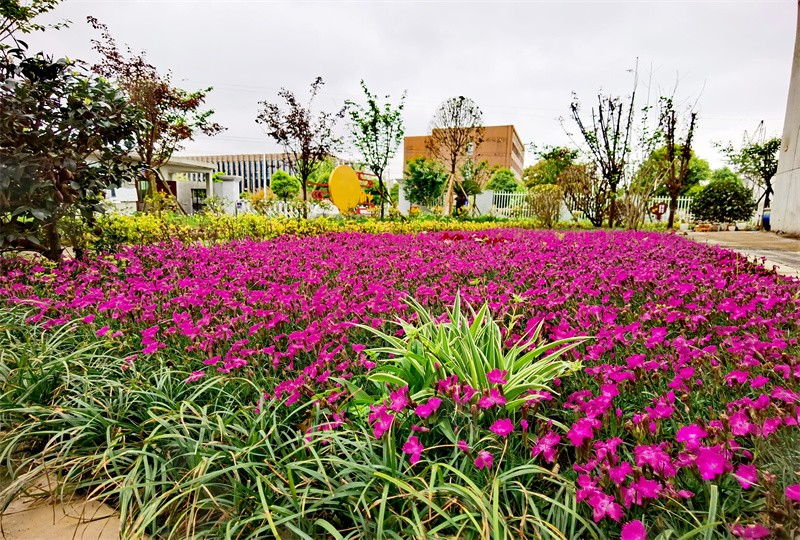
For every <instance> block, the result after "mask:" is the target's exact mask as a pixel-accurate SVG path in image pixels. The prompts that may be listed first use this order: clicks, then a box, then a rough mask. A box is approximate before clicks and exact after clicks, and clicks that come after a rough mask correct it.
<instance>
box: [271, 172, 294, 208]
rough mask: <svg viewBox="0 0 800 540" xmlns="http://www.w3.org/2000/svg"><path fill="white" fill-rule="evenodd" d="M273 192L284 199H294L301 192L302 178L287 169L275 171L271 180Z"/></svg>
mask: <svg viewBox="0 0 800 540" xmlns="http://www.w3.org/2000/svg"><path fill="white" fill-rule="evenodd" d="M269 187H270V189H271V190H272V192H273V193H274V194H275V196H276V197H278V198H279V199H280V200H282V201H288V200H289V199H294V198H295V197H297V195H298V194H299V193H300V180H298V179H297V178H295V177H294V176H291V175H290V174H289V173H287V172H286V171H280V170H279V171H275V172H274V173H273V174H272V177H271V178H270V180H269Z"/></svg>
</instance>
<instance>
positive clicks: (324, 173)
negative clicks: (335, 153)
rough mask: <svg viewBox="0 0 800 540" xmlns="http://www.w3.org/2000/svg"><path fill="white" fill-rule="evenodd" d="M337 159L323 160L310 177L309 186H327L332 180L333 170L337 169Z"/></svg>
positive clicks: (328, 158)
mask: <svg viewBox="0 0 800 540" xmlns="http://www.w3.org/2000/svg"><path fill="white" fill-rule="evenodd" d="M337 166H338V165H337V163H336V159H335V158H332V157H330V156H328V157H326V158H325V159H322V160H320V161H319V163H317V166H316V167H314V170H313V171H312V172H311V175H310V176H309V177H308V182H309V184H327V183H328V181H329V180H330V179H331V173H332V172H333V169H335V168H336V167H337Z"/></svg>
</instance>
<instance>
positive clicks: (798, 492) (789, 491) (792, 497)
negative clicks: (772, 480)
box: [785, 484, 800, 501]
mask: <svg viewBox="0 0 800 540" xmlns="http://www.w3.org/2000/svg"><path fill="white" fill-rule="evenodd" d="M785 493H786V499H787V500H789V501H800V484H792V485H791V486H786V492H785Z"/></svg>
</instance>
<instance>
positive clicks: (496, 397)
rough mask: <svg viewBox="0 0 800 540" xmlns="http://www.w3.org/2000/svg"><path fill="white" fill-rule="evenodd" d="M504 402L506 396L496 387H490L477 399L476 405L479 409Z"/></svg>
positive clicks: (503, 403)
mask: <svg viewBox="0 0 800 540" xmlns="http://www.w3.org/2000/svg"><path fill="white" fill-rule="evenodd" d="M505 404H506V398H505V397H503V395H502V394H501V393H500V392H498V391H497V389H496V388H490V389H489V393H488V394H487V395H485V396H483V397H481V399H479V400H478V407H480V408H481V409H491V408H492V407H494V406H495V405H505Z"/></svg>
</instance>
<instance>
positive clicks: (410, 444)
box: [403, 435, 425, 465]
mask: <svg viewBox="0 0 800 540" xmlns="http://www.w3.org/2000/svg"><path fill="white" fill-rule="evenodd" d="M423 450H425V447H424V446H422V444H421V443H420V442H419V439H418V438H417V436H416V435H411V436H410V437H409V438H408V441H406V443H405V444H404V445H403V452H404V453H406V454H410V455H411V457H410V458H409V459H408V461H409V462H410V463H411V464H412V465H416V464H417V462H418V461H419V459H420V457H421V456H422V451H423Z"/></svg>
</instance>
